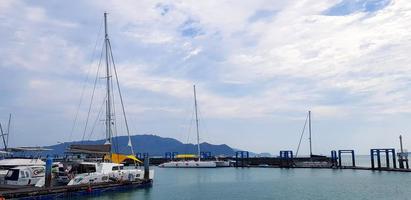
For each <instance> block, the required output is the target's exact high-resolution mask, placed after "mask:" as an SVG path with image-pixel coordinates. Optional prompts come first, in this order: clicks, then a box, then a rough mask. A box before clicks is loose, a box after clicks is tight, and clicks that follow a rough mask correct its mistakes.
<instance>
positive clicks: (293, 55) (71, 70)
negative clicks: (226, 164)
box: [0, 0, 411, 155]
mask: <svg viewBox="0 0 411 200" xmlns="http://www.w3.org/2000/svg"><path fill="white" fill-rule="evenodd" d="M104 2H106V3H103V1H65V2H63V1H20V0H13V1H12V0H10V1H8V0H3V1H1V2H0V43H1V45H0V121H1V122H2V124H3V125H4V124H5V123H6V121H7V117H8V113H12V114H13V126H12V135H11V137H10V143H11V145H13V146H15V145H45V144H55V143H57V142H61V141H68V140H80V139H81V138H82V135H83V133H84V124H85V121H86V115H87V111H88V107H89V106H88V104H89V101H90V96H91V95H90V94H91V91H92V88H93V82H94V79H95V77H96V71H97V68H98V62H99V58H100V51H101V48H102V41H103V33H102V23H103V12H104V11H107V12H108V13H109V20H108V24H109V34H110V38H111V43H112V48H113V53H114V57H115V60H116V65H117V68H118V73H119V79H120V84H121V87H122V90H123V91H122V92H123V95H124V101H125V104H126V109H127V113H128V118H129V123H130V124H131V126H130V128H131V131H132V133H133V134H155V135H159V136H163V137H173V138H176V139H179V140H181V141H183V142H187V141H189V142H194V140H193V138H194V137H195V135H194V134H193V131H192V129H193V127H192V120H191V119H192V113H193V97H192V85H193V84H196V86H197V90H198V101H199V106H200V116H201V127H200V128H201V132H202V135H201V140H202V141H207V142H210V143H215V144H222V143H226V144H228V145H230V146H233V147H236V148H240V149H246V150H250V151H255V152H270V153H273V154H277V152H278V151H279V150H281V149H293V150H295V149H296V146H297V144H298V140H299V137H300V133H301V129H302V128H303V125H304V121H305V117H306V114H307V111H308V110H312V112H313V141H314V144H313V148H314V153H322V154H327V155H328V154H329V151H330V150H332V149H356V150H357V151H358V152H359V153H367V152H368V149H369V148H372V147H395V148H398V146H399V145H398V136H399V134H403V135H404V142H405V143H406V146H408V145H411V82H410V81H411V64H410V63H411V56H410V55H411V31H410V30H411V2H410V1H409V0H324V1H318V0H289V1H280V0H278V1H276V0H272V1H265V0H255V1H151V0H150V1H148V0H147V1H139V0H135V1H104ZM102 81H103V80H102V79H101V77H98V78H97V82H98V83H100V82H102ZM83 88H84V89H83ZM101 89H103V87H102V84H98V86H97V91H99V90H101ZM82 94H83V95H82ZM97 94H99V93H98V92H97ZM100 96H101V95H100ZM81 97H83V98H81ZM97 97H99V95H96V98H97ZM81 99H82V100H81ZM80 101H81V102H80ZM96 102H97V103H96V104H101V102H102V100H101V101H100V100H96ZM79 105H80V106H79ZM78 108H80V109H78ZM98 110H99V109H98V106H95V107H94V108H92V110H91V111H92V112H91V117H90V122H89V123H90V124H96V125H95V127H97V128H96V129H95V130H94V132H93V134H91V131H90V130H87V131H86V132H87V134H86V135H88V136H87V138H90V139H99V138H103V137H104V133H103V128H102V125H103V122H102V121H100V119H98V117H97V116H98ZM76 113H78V114H76ZM75 116H78V117H77V121H76V123H74V121H75V120H74V119H75V118H76V117H75ZM95 119H97V120H95ZM119 121H120V120H119ZM73 124H74V126H73ZM73 127H74V128H73ZM90 127H91V126H90ZM93 127H94V126H93ZM99 127H100V128H99ZM90 129H91V128H90ZM89 132H90V133H89ZM119 132H120V133H119V134H120V135H124V134H125V132H124V131H119ZM303 143H304V144H303V146H302V148H303V152H304V153H307V152H308V151H307V150H308V145H307V137H304V139H303Z"/></svg>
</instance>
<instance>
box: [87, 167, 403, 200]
mask: <svg viewBox="0 0 411 200" xmlns="http://www.w3.org/2000/svg"><path fill="white" fill-rule="evenodd" d="M155 170H156V172H155V180H154V185H153V187H151V188H148V189H135V190H129V191H125V192H116V193H110V194H104V195H102V196H98V197H88V198H87V199H107V200H109V199H110V200H122V199H141V200H151V199H155V200H157V199H158V200H177V199H178V200H189V199H198V200H203V199H204V200H210V199H227V200H234V199H235V200H238V199H299V200H300V199H305V200H311V199H316V200H317V199H337V200H340V199H341V200H347V199H363V200H365V199H373V200H374V199H384V200H387V199H395V200H401V199H404V200H405V199H411V189H410V187H411V173H398V172H372V171H362V170H357V171H355V170H332V169H276V168H244V169H241V168H238V169H235V168H219V169H164V168H155Z"/></svg>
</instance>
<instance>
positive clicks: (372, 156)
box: [370, 149, 375, 169]
mask: <svg viewBox="0 0 411 200" xmlns="http://www.w3.org/2000/svg"><path fill="white" fill-rule="evenodd" d="M370 155H371V168H372V169H374V168H375V165H374V150H373V149H371V150H370Z"/></svg>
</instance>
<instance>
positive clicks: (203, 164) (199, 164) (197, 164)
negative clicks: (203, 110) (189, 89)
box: [159, 85, 217, 168]
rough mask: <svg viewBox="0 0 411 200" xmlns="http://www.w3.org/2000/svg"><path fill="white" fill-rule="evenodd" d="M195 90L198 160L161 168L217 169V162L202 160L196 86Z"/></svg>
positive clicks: (166, 165) (173, 163)
mask: <svg viewBox="0 0 411 200" xmlns="http://www.w3.org/2000/svg"><path fill="white" fill-rule="evenodd" d="M193 88H194V109H195V117H196V131H197V156H198V160H187V161H186V160H183V161H170V162H166V163H163V164H160V165H159V167H165V168H215V167H217V164H216V162H215V161H202V160H201V148H200V131H199V129H198V113H197V94H196V86H195V85H194V86H193Z"/></svg>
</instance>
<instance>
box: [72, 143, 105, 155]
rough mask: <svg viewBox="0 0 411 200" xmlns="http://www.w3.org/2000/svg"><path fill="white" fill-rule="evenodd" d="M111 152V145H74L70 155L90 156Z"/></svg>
mask: <svg viewBox="0 0 411 200" xmlns="http://www.w3.org/2000/svg"><path fill="white" fill-rule="evenodd" d="M110 151H111V145H110V144H94V145H92V144H84V145H83V144H72V145H70V147H69V149H68V152H70V153H90V154H109V153H110Z"/></svg>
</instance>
